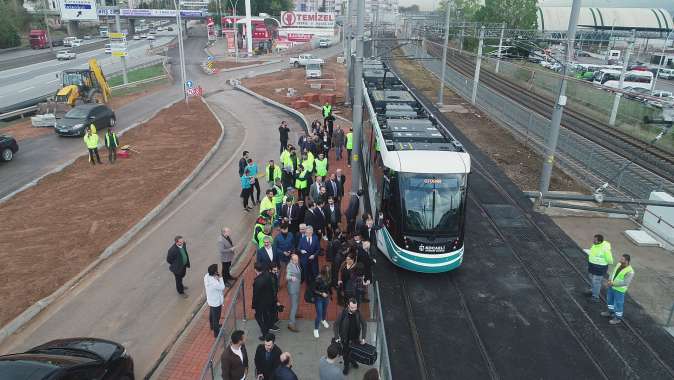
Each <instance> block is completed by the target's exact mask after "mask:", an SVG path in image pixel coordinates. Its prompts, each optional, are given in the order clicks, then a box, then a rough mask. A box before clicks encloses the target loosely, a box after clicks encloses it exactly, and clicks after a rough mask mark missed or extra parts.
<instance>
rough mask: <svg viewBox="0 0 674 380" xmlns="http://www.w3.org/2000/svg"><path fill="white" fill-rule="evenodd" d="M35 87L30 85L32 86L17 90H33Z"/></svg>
mask: <svg viewBox="0 0 674 380" xmlns="http://www.w3.org/2000/svg"><path fill="white" fill-rule="evenodd" d="M34 88H35V86H30V87H26V88H22V89H21V90H19V91H17V92H26V91H28V90H32V89H34Z"/></svg>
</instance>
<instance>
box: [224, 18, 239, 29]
mask: <svg viewBox="0 0 674 380" xmlns="http://www.w3.org/2000/svg"><path fill="white" fill-rule="evenodd" d="M242 18H243V16H226V17H222V25H223V26H224V25H228V27H230V28H233V27H234V23H235V22H237V21H239V20H241V19H242ZM229 24H231V25H229Z"/></svg>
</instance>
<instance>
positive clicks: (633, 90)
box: [623, 87, 651, 102]
mask: <svg viewBox="0 0 674 380" xmlns="http://www.w3.org/2000/svg"><path fill="white" fill-rule="evenodd" d="M623 91H625V97H626V98H628V99H634V100H638V101H640V102H643V101H645V100H646V98H645V97H646V96H648V95H650V93H651V92H650V90H647V89H645V88H641V87H625V88H623Z"/></svg>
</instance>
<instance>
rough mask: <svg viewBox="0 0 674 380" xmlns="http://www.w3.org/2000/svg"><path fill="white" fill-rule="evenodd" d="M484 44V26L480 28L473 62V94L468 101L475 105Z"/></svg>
mask: <svg viewBox="0 0 674 380" xmlns="http://www.w3.org/2000/svg"><path fill="white" fill-rule="evenodd" d="M483 46H484V26H482V28H480V43H479V44H478V45H477V62H476V63H475V75H473V95H472V96H471V98H470V102H471V103H472V104H473V105H475V101H476V100H477V87H478V85H479V84H480V66H482V47H483Z"/></svg>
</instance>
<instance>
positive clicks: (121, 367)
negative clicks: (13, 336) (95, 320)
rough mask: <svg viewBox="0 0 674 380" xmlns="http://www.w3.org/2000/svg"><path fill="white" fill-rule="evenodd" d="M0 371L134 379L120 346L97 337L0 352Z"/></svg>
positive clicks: (24, 377)
mask: <svg viewBox="0 0 674 380" xmlns="http://www.w3.org/2000/svg"><path fill="white" fill-rule="evenodd" d="M0 374H1V375H2V376H1V377H2V378H3V379H12V380H70V379H100V380H133V379H134V375H133V359H132V358H131V357H130V356H129V355H128V354H127V352H126V349H125V348H124V346H122V345H121V344H119V343H115V342H112V341H109V340H104V339H97V338H69V339H58V340H53V341H50V342H47V343H45V344H42V345H40V346H37V347H34V348H31V349H30V350H28V351H26V352H23V353H20V354H10V355H4V356H0Z"/></svg>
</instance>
